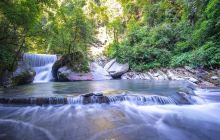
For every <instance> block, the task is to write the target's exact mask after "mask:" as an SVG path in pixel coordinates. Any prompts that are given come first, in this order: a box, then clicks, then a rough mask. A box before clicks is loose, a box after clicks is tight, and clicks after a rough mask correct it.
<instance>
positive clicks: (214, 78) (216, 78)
mask: <svg viewBox="0 0 220 140" xmlns="http://www.w3.org/2000/svg"><path fill="white" fill-rule="evenodd" d="M211 79H212V80H218V79H219V77H218V76H212V77H211Z"/></svg>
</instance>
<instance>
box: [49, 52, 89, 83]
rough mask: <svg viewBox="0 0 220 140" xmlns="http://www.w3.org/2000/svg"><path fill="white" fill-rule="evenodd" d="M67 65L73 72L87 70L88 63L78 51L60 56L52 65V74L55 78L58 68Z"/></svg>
mask: <svg viewBox="0 0 220 140" xmlns="http://www.w3.org/2000/svg"><path fill="white" fill-rule="evenodd" d="M63 66H67V67H68V68H69V69H71V70H72V71H75V72H88V71H89V65H88V60H87V58H86V57H85V56H84V54H83V53H82V52H80V51H77V52H74V53H71V54H66V55H63V56H61V57H60V59H59V60H57V61H56V62H55V63H54V65H53V67H52V74H53V77H54V78H55V80H57V79H58V77H57V72H58V69H59V68H61V67H63Z"/></svg>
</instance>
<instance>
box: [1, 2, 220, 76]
mask: <svg viewBox="0 0 220 140" xmlns="http://www.w3.org/2000/svg"><path fill="white" fill-rule="evenodd" d="M105 1H107V0H62V1H61V0H1V1H0V52H1V53H0V60H1V61H0V76H1V74H2V73H3V72H4V71H14V69H15V68H16V64H17V61H18V60H19V59H20V58H21V56H22V54H23V53H24V52H27V51H28V52H37V53H56V54H63V55H64V54H65V55H66V54H74V53H76V52H77V54H78V53H80V52H81V54H82V55H83V57H82V58H83V59H85V60H83V62H84V64H85V65H86V64H87V52H88V51H87V48H88V46H89V45H91V44H92V43H94V42H95V41H96V40H95V33H96V32H95V30H96V29H97V28H98V27H100V26H106V27H107V28H108V32H109V34H111V35H112V37H113V39H114V41H113V43H111V44H110V45H109V46H108V47H107V49H106V51H105V54H106V55H108V56H110V57H116V58H117V59H118V61H120V62H128V63H129V64H130V66H131V68H132V69H133V70H137V71H143V70H147V69H149V68H158V67H179V66H185V65H189V66H193V67H207V68H216V67H219V66H220V38H219V36H220V2H219V0H117V1H118V2H119V3H120V4H121V6H122V8H123V15H118V16H115V15H114V16H113V15H112V13H109V12H108V6H106V5H103V3H104V2H105ZM116 14H117V13H116ZM82 55H79V56H82ZM83 68H85V67H84V66H83ZM85 69H86V68H85Z"/></svg>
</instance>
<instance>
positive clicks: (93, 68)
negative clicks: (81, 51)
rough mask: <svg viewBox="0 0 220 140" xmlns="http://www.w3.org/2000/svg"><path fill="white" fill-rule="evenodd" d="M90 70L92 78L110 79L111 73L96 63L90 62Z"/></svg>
mask: <svg viewBox="0 0 220 140" xmlns="http://www.w3.org/2000/svg"><path fill="white" fill-rule="evenodd" d="M89 68H90V72H91V73H92V77H93V80H110V79H112V77H111V75H109V73H108V72H107V71H106V70H105V69H104V68H103V67H102V66H100V65H99V64H98V63H96V62H92V63H90V66H89Z"/></svg>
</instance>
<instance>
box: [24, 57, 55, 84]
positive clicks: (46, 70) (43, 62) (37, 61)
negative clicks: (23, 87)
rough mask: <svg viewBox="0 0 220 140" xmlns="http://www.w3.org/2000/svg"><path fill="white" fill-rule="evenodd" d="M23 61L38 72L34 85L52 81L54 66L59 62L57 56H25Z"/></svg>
mask: <svg viewBox="0 0 220 140" xmlns="http://www.w3.org/2000/svg"><path fill="white" fill-rule="evenodd" d="M23 60H24V61H25V62H27V63H29V64H30V66H31V67H33V69H34V70H35V72H36V76H35V78H34V83H40V82H48V81H50V80H51V79H52V73H51V70H52V66H53V64H54V63H55V61H56V60H57V56H56V55H47V54H24V56H23Z"/></svg>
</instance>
